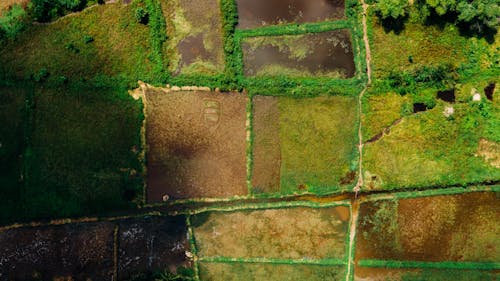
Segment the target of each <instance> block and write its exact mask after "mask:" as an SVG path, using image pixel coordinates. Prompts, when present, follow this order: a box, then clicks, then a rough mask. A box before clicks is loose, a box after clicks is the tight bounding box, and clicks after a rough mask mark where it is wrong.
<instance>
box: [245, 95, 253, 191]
mask: <svg viewBox="0 0 500 281" xmlns="http://www.w3.org/2000/svg"><path fill="white" fill-rule="evenodd" d="M247 99H248V101H247V107H246V124H245V130H246V153H245V156H246V167H247V179H246V180H247V181H246V182H247V189H248V195H249V196H252V195H253V184H252V176H253V137H254V134H253V96H252V95H248V94H247Z"/></svg>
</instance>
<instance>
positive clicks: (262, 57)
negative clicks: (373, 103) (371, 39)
mask: <svg viewBox="0 0 500 281" xmlns="http://www.w3.org/2000/svg"><path fill="white" fill-rule="evenodd" d="M268 38H269V39H267V40H268V41H266V39H264V41H262V42H259V41H257V40H254V41H252V39H251V40H250V41H248V42H247V41H244V43H243V46H242V48H243V64H244V73H245V75H246V76H260V75H270V76H273V75H283V74H285V73H273V74H267V73H265V71H266V68H270V67H276V66H278V67H281V68H286V69H291V70H293V71H295V72H300V73H301V74H294V75H293V76H311V75H314V76H331V75H334V74H332V73H336V74H335V76H340V77H341V78H349V77H353V76H354V73H355V71H356V69H355V65H354V54H353V50H352V47H351V39H350V34H349V31H348V30H335V31H329V32H323V33H316V34H306V35H300V36H296V35H293V36H275V37H268ZM285 40H286V41H285ZM297 52H300V54H297Z"/></svg>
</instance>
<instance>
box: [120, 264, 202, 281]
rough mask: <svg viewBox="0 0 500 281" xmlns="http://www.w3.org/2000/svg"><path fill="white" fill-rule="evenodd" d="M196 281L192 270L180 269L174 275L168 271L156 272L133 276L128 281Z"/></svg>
mask: <svg viewBox="0 0 500 281" xmlns="http://www.w3.org/2000/svg"><path fill="white" fill-rule="evenodd" d="M191 280H197V279H196V277H195V274H194V272H193V270H192V269H190V268H184V267H180V268H177V272H176V273H172V272H170V271H168V270H164V271H156V272H150V273H144V274H140V275H138V276H134V277H132V278H130V279H128V281H191Z"/></svg>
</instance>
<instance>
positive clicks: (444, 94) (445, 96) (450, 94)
mask: <svg viewBox="0 0 500 281" xmlns="http://www.w3.org/2000/svg"><path fill="white" fill-rule="evenodd" d="M437 97H438V98H439V99H440V100H443V101H446V102H451V103H454V102H455V89H451V90H446V91H438V92H437Z"/></svg>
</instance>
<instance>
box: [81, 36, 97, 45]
mask: <svg viewBox="0 0 500 281" xmlns="http://www.w3.org/2000/svg"><path fill="white" fill-rule="evenodd" d="M83 42H85V44H88V43H92V42H94V37H92V36H90V35H85V36H83Z"/></svg>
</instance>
